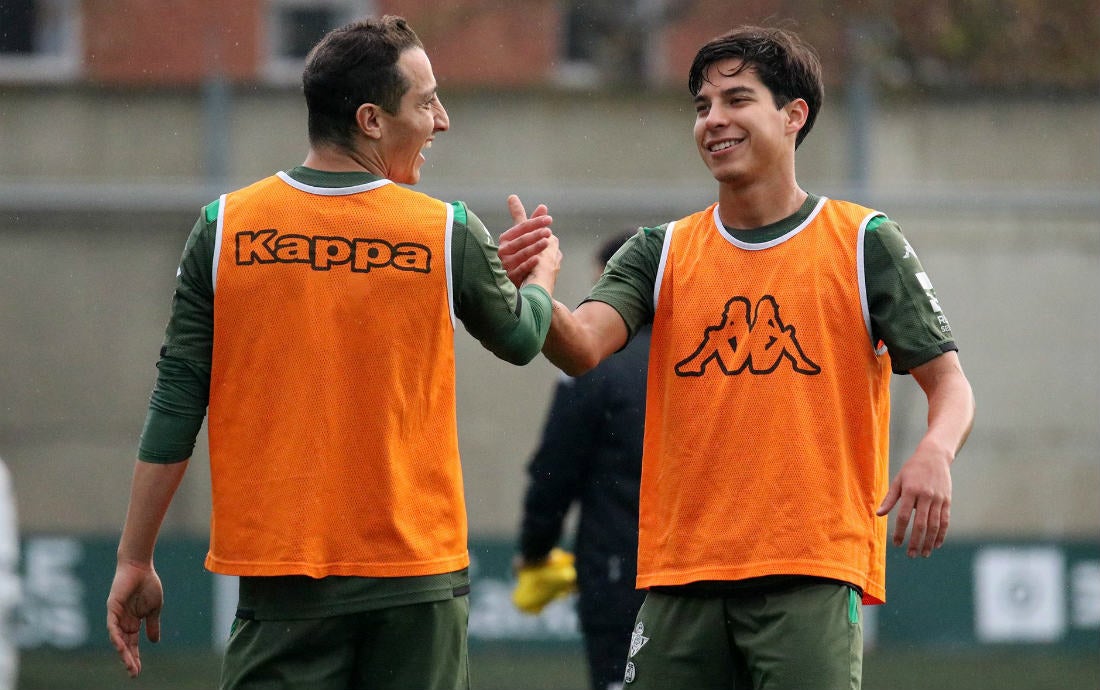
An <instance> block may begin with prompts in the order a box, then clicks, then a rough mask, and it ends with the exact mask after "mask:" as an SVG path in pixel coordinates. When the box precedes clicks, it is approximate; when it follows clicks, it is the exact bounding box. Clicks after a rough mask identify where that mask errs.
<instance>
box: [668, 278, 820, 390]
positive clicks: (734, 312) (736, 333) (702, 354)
mask: <svg viewBox="0 0 1100 690" xmlns="http://www.w3.org/2000/svg"><path fill="white" fill-rule="evenodd" d="M751 311H752V303H751V302H749V300H748V299H746V298H745V297H733V298H731V299H730V301H728V302H726V307H725V309H724V310H723V311H722V320H721V321H720V322H719V323H718V324H717V325H714V326H707V328H706V329H705V330H704V331H703V342H701V343H700V344H699V347H697V348H696V349H695V352H692V353H691V355H689V356H688V357H687V358H685V359H683V360H681V361H680V362H678V363H677V364H676V375H677V376H702V375H703V374H705V373H706V370H707V366H708V365H709V364H710V363H711V362H715V363H716V364H717V366H718V368H719V369H721V370H722V373H723V374H725V375H726V376H734V375H736V374H740V373H741V372H743V371H748V372H749V373H750V374H770V373H772V372H773V371H775V370H776V369H777V368H778V367H779V365H780V364H781V363H782V362H783V361H784V360H786V361H787V362H790V364H791V367H792V368H793V369H794V370H795V371H796V372H798V373H799V374H806V375H808V376H813V375H815V374H820V373H821V367H819V366H818V365H817V364H815V363H814V362H813V361H812V360H811V359H810V358H809V357H807V356H806V353H805V352H803V351H802V346H801V345H800V344H799V343H798V337H797V336H796V334H795V328H794V326H788V325H787V324H784V323H783V320H782V319H781V318H780V317H779V304H778V303H777V302H776V301H775V298H774V297H772V296H771V295H764V296H763V297H761V298H760V299H759V301H757V303H756V310H755V314H753V313H750V312H751Z"/></svg>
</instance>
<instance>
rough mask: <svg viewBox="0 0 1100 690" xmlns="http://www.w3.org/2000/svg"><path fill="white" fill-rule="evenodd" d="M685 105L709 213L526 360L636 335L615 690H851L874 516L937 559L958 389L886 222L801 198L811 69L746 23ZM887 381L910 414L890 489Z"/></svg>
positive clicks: (919, 280)
mask: <svg viewBox="0 0 1100 690" xmlns="http://www.w3.org/2000/svg"><path fill="white" fill-rule="evenodd" d="M688 86H689V89H690V92H691V96H692V99H693V101H694V104H695V112H696V115H695V125H694V135H695V143H696V147H697V149H698V152H699V155H700V157H701V158H702V160H703V163H704V164H705V165H706V166H707V168H708V169H709V170H710V172H711V173H712V175H713V176H714V178H715V180H717V182H718V195H717V196H718V198H717V202H716V203H715V204H713V205H712V206H710V207H709V208H706V209H704V210H702V211H699V212H697V213H693V214H691V215H689V216H687V217H685V218H683V219H680V220H677V221H675V222H671V223H667V224H664V225H661V226H658V227H652V228H644V229H642V230H641V231H640V232H639V233H638V234H637V235H635V237H634V238H633V239H632V240H631V241H630V242H628V244H627V245H626V246H625V247H624V248H623V250H622V251H621V252H620V253H619V254H618V255H616V257H615V258H614V259H613V260H612V261H611V263H610V265H609V266H608V268H607V270H606V271H605V272H604V275H603V277H602V278H601V279H600V281H599V282H598V283H597V284H596V286H595V287H594V288H593V290H592V291H591V293H590V295H589V297H588V298H587V300H585V301H584V302H583V303H582V304H581V305H580V306H579V307H577V309H576V310H575V311H572V312H571V311H570V310H569V309H568V308H567V307H565V306H564V305H562V304H560V303H557V302H555V304H554V312H553V317H552V320H551V328H550V334H549V335H548V336H547V340H546V344H545V346H544V347H543V352H544V353H545V354H546V356H547V357H548V358H549V359H550V360H551V361H552V362H553V363H554V364H556V365H557V366H559V367H561V368H562V369H563V370H565V371H566V372H567V373H570V374H573V375H577V374H580V373H581V372H584V371H586V370H588V369H590V368H591V367H593V366H594V365H595V364H597V363H598V362H600V361H601V360H603V359H604V358H605V357H607V356H608V355H610V354H611V353H613V352H616V351H618V350H619V349H621V348H622V347H623V346H624V344H625V343H626V342H627V341H628V340H629V339H630V338H631V336H632V335H633V334H635V333H637V332H638V330H639V329H640V328H641V327H642V326H643V325H644V324H647V323H650V322H652V324H653V334H652V341H651V350H650V362H649V381H648V392H647V401H646V429H645V444H644V445H645V447H644V454H643V461H642V486H641V504H640V517H639V556H638V557H639V563H638V586H639V587H640V588H643V589H646V590H647V595H646V600H645V603H644V604H643V605H642V608H641V610H640V612H639V614H638V617H637V622H636V624H635V628H634V633H633V639H632V641H631V645H630V650H629V653H628V654H629V661H628V663H627V668H626V676H625V680H626V687H627V688H643V689H654V688H660V689H661V690H670V689H676V688H683V689H685V690H687V689H692V690H694V689H697V688H737V689H741V688H757V689H761V688H766V689H767V690H794V689H801V690H804V689H806V688H814V689H815V690H835V689H840V688H859V687H860V684H861V676H862V661H863V657H862V604H865V603H866V604H877V603H882V602H883V601H884V600H885V598H886V588H885V583H886V580H885V572H884V571H885V549H886V541H887V531H888V529H887V522H886V521H887V518H886V515H887V514H888V513H889V512H890V511H891V510H893V509H895V508H896V509H897V519H896V524H895V527H894V530H893V543H894V544H895V545H898V546H901V545H903V544H904V543H905V534H906V531H907V530H910V535H909V540H908V548H907V553H908V555H909V556H925V557H927V556H929V555H930V554H931V553H932V551H933V549H935V548H937V547H939V546H941V545H942V544H943V541H944V537H945V536H946V534H947V528H948V521H949V515H950V506H951V471H950V470H951V464H952V462H953V461H954V459H955V456H956V454H957V453H958V452H959V449H960V448H961V447H962V445H963V443H964V441H965V439H966V437H967V435H968V434H969V431H970V428H971V425H972V423H973V415H974V401H973V396H972V392H971V389H970V385H969V383H968V381H967V379H966V377H965V375H964V374H963V371H962V368H961V366H960V364H959V358H958V354H957V348H956V345H955V342H954V339H953V334H952V330H951V327H950V325H949V323H948V320H947V318H946V317H945V316H944V313H943V310H942V308H941V305H940V301H939V298H938V297H937V294H936V292H935V290H934V289H933V285H932V282H931V280H930V279H929V277H928V274H927V273H926V272H925V270H924V268H923V267H922V265H921V263H920V260H919V259H918V257H917V254H916V252H915V251H914V249H913V247H912V246H911V245H910V244H909V243H908V242H907V241H906V239H905V237H904V236H903V235H902V233H901V230H900V229H899V227H898V225H897V223H895V222H894V221H892V220H890V219H889V218H888V217H887V216H886V215H885V214H883V213H882V212H880V211H877V210H873V209H870V208H865V207H863V206H859V205H857V204H854V203H851V202H847V201H839V200H834V199H829V198H826V197H824V196H820V195H817V194H813V193H809V192H806V191H804V190H803V189H802V188H801V187H800V186H799V184H798V182H797V180H796V176H795V149H796V148H797V146H798V145H799V144H800V143H801V142H802V141H803V139H804V138H805V137H806V135H807V134H808V133H809V132H810V129H811V128H812V127H813V124H814V120H815V118H816V117H817V114H818V111H819V110H820V108H821V104H822V100H823V88H822V80H821V70H820V65H819V61H818V59H817V57H816V55H815V53H814V51H813V50H812V49H811V48H810V47H809V46H807V45H805V44H804V43H802V42H801V40H800V39H799V38H798V37H797V36H796V35H795V34H793V33H791V32H788V31H784V30H777V29H768V28H760V27H744V28H740V29H737V30H734V31H732V32H730V33H728V34H726V35H723V36H721V37H719V38H716V39H714V40H712V41H710V42H708V43H707V44H705V45H704V46H703V47H702V48H701V49H700V50H699V51H698V53H697V54H696V57H695V60H694V62H693V64H692V66H691V70H690V73H689V77H688ZM512 210H513V217H514V218H516V219H520V220H522V219H525V218H526V215H525V213H524V209H523V206H522V204H521V203H518V202H516V203H514V204H513V207H512ZM538 212H542V209H539V211H538ZM525 246H526V239H525V236H524V231H523V229H522V228H517V229H516V230H515V231H514V232H506V233H505V234H504V235H502V237H501V247H500V253H501V257H502V260H504V263H505V265H508V264H509V263H510V260H509V257H511V256H512V254H514V253H516V252H520V251H522V250H523V248H524V247H525ZM519 256H522V254H520V255H519ZM522 275H523V273H522V272H516V273H515V275H514V276H513V277H514V278H519V277H522ZM891 370H893V371H894V372H897V373H899V374H911V375H912V377H913V379H914V380H915V381H916V382H917V384H918V385H919V386H920V387H921V389H922V390H923V391H924V393H925V395H926V397H927V401H928V425H927V429H926V431H925V433H924V435H923V436H922V438H921V439H920V441H919V443H918V444H917V445H916V448H915V450H914V451H913V453H912V455H911V456H910V457H909V458H908V459H907V460H906V461H905V463H904V464H903V465H902V467H901V469H900V471H899V472H898V474H897V476H895V477H894V479H893V481H890V479H889V476H888V470H889V466H888V433H889V411H890V401H889V384H890V375H891Z"/></svg>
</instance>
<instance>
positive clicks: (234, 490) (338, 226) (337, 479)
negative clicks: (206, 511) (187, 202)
mask: <svg viewBox="0 0 1100 690" xmlns="http://www.w3.org/2000/svg"><path fill="white" fill-rule="evenodd" d="M303 86H304V92H305V98H306V105H307V110H308V120H309V122H308V130H309V152H308V154H307V156H306V158H305V161H304V163H302V165H300V166H297V167H294V168H291V169H289V170H287V171H284V172H279V173H277V174H275V175H273V176H271V177H268V178H266V179H264V180H261V181H259V182H257V183H256V184H253V185H251V186H248V187H246V188H244V189H241V190H238V191H234V192H230V193H229V194H226V195H223V196H222V197H221V198H220V199H219V200H218V201H215V202H213V203H211V204H210V205H208V206H206V207H205V208H204V209H203V210H202V213H201V215H200V217H199V219H198V221H197V223H196V224H195V227H194V230H193V231H192V233H191V235H190V237H189V239H188V240H187V243H186V247H185V249H184V252H183V256H182V259H181V263H180V266H179V271H178V274H177V283H176V290H175V296H174V299H173V303H172V311H171V316H170V319H169V322H168V326H167V331H166V336H165V340H164V345H163V347H162V349H161V355H160V360H159V362H158V364H157V367H158V370H159V372H158V376H157V381H156V385H155V387H154V389H153V393H152V396H151V400H150V403H149V409H148V413H147V416H146V421H145V426H144V430H143V433H142V437H141V443H140V447H139V451H138V459H137V462H136V464H135V468H134V474H133V482H132V486H131V494H130V503H129V508H128V511H127V515H126V520H125V524H124V527H123V531H122V535H121V539H120V542H119V547H118V563H117V568H116V571H115V577H114V582H113V584H112V585H111V591H110V594H109V596H108V599H107V628H108V632H109V636H110V639H111V642H112V643H113V645H114V647H115V648H116V650H117V652H118V654H119V656H120V657H121V659H122V661H123V662H124V663H125V666H126V668H127V670H128V671H129V673H130V675H132V676H137V675H138V673H139V672H140V671H141V668H142V663H141V656H140V652H139V646H138V641H139V634H140V631H141V627H142V624H143V623H144V624H145V628H146V636H147V638H148V639H149V640H150V641H151V642H156V641H157V640H158V639H159V638H160V633H161V608H162V605H163V600H164V593H163V589H162V585H161V581H160V579H159V577H158V576H157V573H156V570H155V568H154V560H153V551H154V544H155V542H156V538H157V534H158V531H159V530H160V526H161V523H162V521H163V518H164V515H165V512H166V510H167V509H168V506H169V504H170V502H171V500H172V497H173V495H174V494H175V492H176V489H177V487H178V485H179V483H180V481H181V480H182V478H183V475H184V471H185V469H186V467H187V464H188V461H189V458H190V456H191V454H192V452H193V449H194V443H195V438H196V435H197V433H198V431H199V428H200V426H201V424H202V422H203V418H204V415H205V413H206V410H207V406H209V413H208V433H209V445H210V470H211V480H212V494H213V514H212V516H211V534H210V548H209V551H208V553H207V556H206V567H207V568H208V569H210V570H211V571H213V572H216V573H222V574H226V575H236V576H239V581H240V591H239V601H238V608H237V612H236V618H235V621H234V623H233V626H232V630H231V632H230V636H229V642H228V647H227V650H226V653H225V657H224V661H223V666H222V674H221V675H222V678H221V687H222V688H225V689H244V688H271V687H279V688H283V689H292V688H298V689H300V690H307V689H308V690H326V689H328V690H346V689H350V688H362V687H371V688H381V689H385V688H394V689H396V688H418V689H419V690H427V689H437V690H444V689H446V690H454V689H455V688H466V687H468V686H469V669H468V651H467V623H468V618H469V597H468V596H467V594H468V593H469V589H470V575H469V569H468V566H469V563H470V558H469V554H468V550H467V521H466V511H465V505H464V497H463V485H462V474H461V467H460V463H459V454H458V439H457V424H456V413H455V373H454V328H455V319H456V318H457V319H458V320H461V321H462V323H463V326H464V327H465V328H466V329H467V330H468V331H469V332H470V333H471V334H472V335H473V336H474V337H475V338H477V339H478V340H479V341H480V342H481V343H482V344H483V345H484V346H485V347H486V348H487V349H489V350H490V351H492V352H493V354H495V355H496V356H498V357H499V358H501V359H504V360H506V361H508V362H511V363H514V364H524V363H526V362H528V361H530V360H531V359H532V358H533V357H535V356H536V355H537V354H538V352H539V349H540V348H541V346H542V343H543V339H544V337H545V333H546V330H547V328H548V327H549V315H550V300H551V298H550V295H551V293H552V290H553V287H554V282H555V280H556V276H557V271H558V266H559V262H560V254H559V253H558V250H557V240H556V238H554V237H552V236H550V232H549V230H548V229H546V226H548V225H549V223H550V218H549V217H548V216H546V215H540V216H539V217H538V218H534V219H533V221H532V222H531V223H526V224H525V225H524V229H526V230H531V231H533V232H536V233H542V234H543V235H544V237H543V240H542V241H541V242H538V243H536V244H535V246H534V247H533V251H531V252H530V253H529V254H528V255H527V256H526V257H525V258H524V259H523V260H521V261H520V262H519V263H520V264H521V266H522V268H523V270H524V271H526V270H527V269H530V274H529V275H528V274H526V273H525V275H526V276H527V279H525V280H524V281H522V286H521V287H519V288H518V289H517V287H516V286H515V285H513V284H512V283H511V282H509V279H508V277H507V274H506V272H505V270H504V268H503V267H502V265H501V264H500V261H499V259H498V256H497V252H496V246H495V243H494V241H493V240H492V237H491V235H490V234H489V232H488V231H487V230H486V228H485V227H484V225H483V224H482V222H481V221H480V220H479V219H478V218H477V216H475V215H474V214H473V213H472V212H471V211H470V210H469V209H468V208H466V206H465V205H464V204H463V203H461V202H454V203H445V202H443V201H439V200H436V199H433V198H431V197H428V196H425V195H423V194H419V193H417V192H414V191H412V190H410V189H408V188H406V187H405V186H400V185H414V184H416V183H417V182H418V181H419V179H420V168H421V166H422V165H423V164H424V162H425V158H424V155H423V153H424V151H425V150H426V149H427V148H428V147H429V146H430V145H431V143H432V140H433V138H434V137H435V135H436V134H438V133H440V132H444V131H446V130H447V129H448V128H449V126H450V122H449V119H448V116H447V112H446V110H445V109H444V108H443V105H442V103H441V102H440V99H439V96H438V94H437V91H436V80H435V76H434V74H433V71H432V67H431V63H430V62H429V60H428V56H427V54H426V53H425V51H424V48H423V46H422V44H421V42H420V39H419V38H418V37H417V35H416V34H415V33H414V32H413V30H412V29H411V28H410V27H409V26H408V24H407V23H406V22H405V20H404V19H401V18H399V17H391V16H387V17H383V18H381V19H369V20H364V21H361V22H356V23H353V24H350V25H348V26H345V27H343V28H340V29H337V30H334V31H332V32H330V33H328V34H327V35H326V36H325V37H324V38H323V39H322V40H321V41H320V42H319V43H318V45H317V46H315V47H314V48H313V50H312V51H311V52H310V54H309V55H308V57H307V59H306V66H305V71H304V73H303Z"/></svg>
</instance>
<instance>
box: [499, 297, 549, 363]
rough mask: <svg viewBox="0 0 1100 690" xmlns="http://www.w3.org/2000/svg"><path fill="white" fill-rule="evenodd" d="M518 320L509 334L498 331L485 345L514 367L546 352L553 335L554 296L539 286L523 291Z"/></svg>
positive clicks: (509, 330)
mask: <svg viewBox="0 0 1100 690" xmlns="http://www.w3.org/2000/svg"><path fill="white" fill-rule="evenodd" d="M517 306H518V308H517V309H516V317H515V319H514V320H513V321H512V322H511V323H510V324H509V326H508V327H507V330H506V331H505V332H497V333H496V334H495V336H494V337H493V338H491V339H485V340H482V341H481V343H482V345H484V346H485V348H486V349H488V350H489V351H490V352H492V353H493V354H494V355H496V356H497V357H499V358H501V359H503V360H504V361H505V362H508V363H510V364H517V365H523V364H527V363H528V362H530V361H531V360H532V359H534V358H535V357H536V356H537V355H538V354H539V352H541V351H542V344H543V342H544V341H545V340H546V334H547V333H549V332H550V310H551V308H552V307H553V305H552V303H551V301H550V295H549V294H548V293H547V292H546V290H545V289H543V288H541V287H539V286H537V285H527V286H524V287H523V288H520V291H519V304H518V305H517Z"/></svg>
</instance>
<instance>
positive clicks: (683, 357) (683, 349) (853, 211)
mask: <svg viewBox="0 0 1100 690" xmlns="http://www.w3.org/2000/svg"><path fill="white" fill-rule="evenodd" d="M875 215H877V214H876V213H875V212H874V211H871V210H869V209H865V208H861V207H858V206H855V205H853V204H849V203H845V202H838V201H831V200H825V199H823V200H822V202H821V204H819V205H818V207H817V208H816V209H815V210H814V212H813V213H812V214H811V216H810V218H809V219H808V220H807V221H806V222H805V223H804V224H802V225H801V226H799V227H798V228H796V229H795V230H792V231H791V232H790V233H788V234H786V235H784V236H783V237H780V238H778V239H776V240H774V241H772V242H768V243H765V244H756V245H749V244H743V243H739V242H737V241H736V240H735V239H734V238H733V237H732V236H730V235H728V234H727V233H726V231H725V229H724V228H723V227H722V224H721V222H720V220H719V219H718V215H717V205H714V206H711V207H710V208H709V209H707V210H706V211H702V212H699V213H696V214H694V215H692V216H689V217H687V218H685V219H683V220H681V221H678V222H676V223H673V224H670V225H669V227H668V230H667V234H666V236H665V245H664V249H663V251H662V257H661V266H660V268H659V270H658V280H657V285H656V288H655V291H654V300H655V303H656V312H655V316H654V324H653V339H652V345H651V351H650V365H649V383H648V385H649V392H648V398H647V403H646V405H647V407H646V434H645V451H644V460H643V470H642V488H641V517H640V530H641V532H640V541H639V563H638V585H639V587H649V586H653V585H680V584H687V583H690V582H695V581H699V580H740V579H744V578H751V577H758V576H765V575H814V576H820V577H828V578H836V579H839V580H843V581H846V582H850V583H852V584H855V585H857V586H859V587H861V588H863V591H864V593H865V596H864V600H865V601H866V602H867V603H881V602H882V601H883V600H884V599H885V596H886V591H885V582H886V580H885V548H886V518H879V517H876V516H875V510H876V509H877V508H878V505H879V503H880V502H881V500H882V498H883V497H884V496H885V494H886V489H887V485H888V481H887V478H888V442H889V410H890V400H889V383H890V368H889V362H888V358H887V357H885V350H884V349H880V350H878V351H876V348H875V344H874V343H872V342H871V337H870V321H869V317H868V312H867V307H866V300H865V296H864V294H865V293H864V290H863V284H864V281H863V260H862V253H863V252H862V248H863V235H864V231H865V226H866V224H867V222H868V221H869V220H870V219H871V218H873V217H874V216H875Z"/></svg>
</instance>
